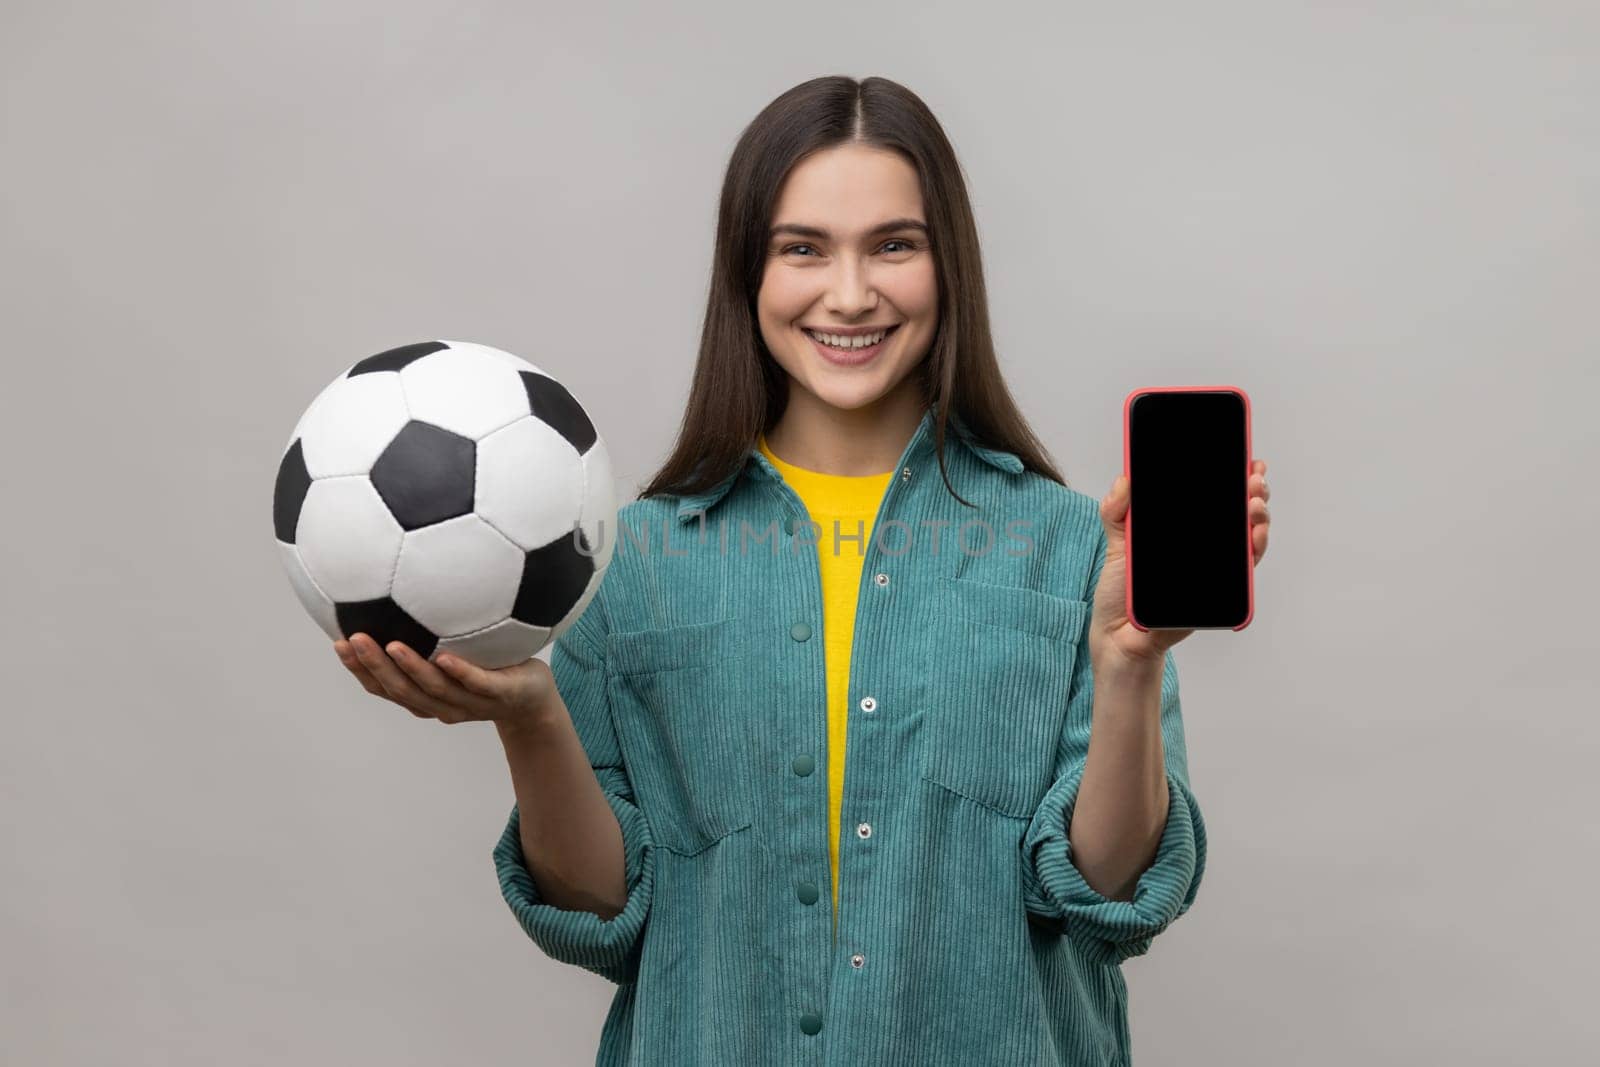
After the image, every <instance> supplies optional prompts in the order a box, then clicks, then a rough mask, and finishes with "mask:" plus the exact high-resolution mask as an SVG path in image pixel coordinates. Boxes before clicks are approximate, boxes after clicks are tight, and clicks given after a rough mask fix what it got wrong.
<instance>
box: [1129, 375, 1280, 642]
mask: <svg viewBox="0 0 1600 1067" xmlns="http://www.w3.org/2000/svg"><path fill="white" fill-rule="evenodd" d="M1248 451H1249V445H1248V442H1247V440H1246V430H1245V405H1244V398H1243V397H1241V396H1240V395H1239V394H1238V393H1234V392H1230V391H1218V392H1165V393H1164V392H1152V393H1146V394H1143V395H1140V396H1138V397H1135V398H1134V400H1133V402H1132V404H1131V405H1130V406H1129V412H1128V487H1129V492H1130V494H1131V497H1132V502H1131V505H1130V509H1129V532H1128V538H1129V543H1130V546H1131V547H1130V550H1129V559H1130V562H1131V566H1132V570H1131V572H1130V575H1131V581H1132V585H1133V615H1134V618H1135V619H1137V620H1138V621H1139V623H1140V624H1141V625H1144V626H1147V627H1152V628H1153V627H1184V628H1189V627H1193V628H1196V629H1200V628H1219V627H1228V628H1232V627H1236V626H1239V625H1240V624H1242V623H1243V622H1244V621H1245V620H1246V618H1247V617H1248V615H1249V611H1250V563H1251V557H1250V552H1251V550H1250V540H1249V531H1248V526H1247V523H1248V509H1249V477H1250V457H1249V456H1248V455H1247V452H1248Z"/></svg>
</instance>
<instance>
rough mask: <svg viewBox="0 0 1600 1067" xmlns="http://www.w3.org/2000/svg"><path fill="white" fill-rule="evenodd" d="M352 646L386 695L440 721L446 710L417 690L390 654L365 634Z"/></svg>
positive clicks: (354, 639) (359, 635) (355, 637)
mask: <svg viewBox="0 0 1600 1067" xmlns="http://www.w3.org/2000/svg"><path fill="white" fill-rule="evenodd" d="M350 643H351V644H352V645H354V646H355V650H356V656H357V657H358V658H359V659H360V660H361V663H362V665H363V666H365V667H366V668H367V670H369V671H371V672H372V676H373V677H374V678H376V679H377V680H378V684H379V685H381V686H383V689H384V692H386V693H388V694H389V696H390V697H391V698H392V699H394V700H395V701H396V702H398V703H400V704H404V705H405V706H406V707H408V708H410V709H411V710H413V711H417V712H422V713H423V714H424V715H425V716H426V717H428V718H438V717H439V713H440V712H441V711H443V710H445V709H443V708H441V707H439V706H438V705H437V703H436V702H435V701H434V700H433V698H432V697H430V696H428V695H427V694H426V693H424V692H423V691H422V690H420V689H418V688H417V687H416V685H415V683H413V682H412V681H411V678H410V677H409V676H408V675H407V674H406V673H405V672H404V671H402V670H401V669H400V667H399V665H398V664H396V663H395V662H394V660H392V659H390V658H389V654H388V653H387V652H385V651H384V650H383V649H381V648H379V647H378V643H377V642H376V641H374V640H373V639H372V638H370V637H368V636H367V635H366V634H357V635H355V636H354V637H352V638H351V640H350Z"/></svg>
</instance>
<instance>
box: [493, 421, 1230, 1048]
mask: <svg viewBox="0 0 1600 1067" xmlns="http://www.w3.org/2000/svg"><path fill="white" fill-rule="evenodd" d="M949 429H950V432H949V433H947V435H946V447H945V449H944V453H945V458H946V464H947V469H948V473H949V477H950V481H951V484H952V485H953V486H954V487H955V488H956V489H957V490H958V491H959V492H960V493H961V494H962V496H964V497H966V498H967V499H968V500H969V501H971V502H972V503H974V504H976V505H977V507H976V508H968V507H965V506H964V505H962V504H961V503H960V502H959V501H957V500H956V499H955V498H954V497H953V496H951V495H950V493H949V491H948V490H947V488H946V487H945V485H944V482H943V479H942V478H941V476H940V469H939V459H938V450H937V449H936V447H935V442H934V434H933V413H932V412H931V411H929V412H928V413H927V414H925V415H924V417H923V419H922V421H921V423H920V424H919V425H918V427H917V430H916V432H915V434H914V435H913V436H912V438H911V440H910V442H909V443H908V444H907V445H906V447H905V450H904V452H903V453H902V455H901V458H900V462H899V463H898V464H897V468H898V472H897V473H896V475H895V477H894V479H893V480H892V481H891V482H890V484H889V487H888V489H887V491H886V492H885V494H884V497H883V500H882V502H881V504H880V505H879V510H878V514H877V518H876V520H875V522H874V536H873V538H872V540H871V542H870V543H867V544H860V543H859V542H858V541H850V540H848V539H847V538H848V537H849V535H850V534H851V533H852V532H854V531H849V530H844V531H840V533H839V537H840V541H839V544H840V546H841V550H843V551H855V550H857V547H858V545H859V547H860V550H861V551H863V552H864V566H863V568H862V576H861V588H860V592H859V600H858V603H857V608H856V624H855V638H854V643H853V646H852V649H851V659H850V689H851V692H850V715H851V719H850V723H849V737H850V743H849V747H848V748H847V750H846V760H847V762H846V767H845V780H844V812H843V817H842V825H841V837H842V840H841V841H840V844H839V847H840V859H839V864H840V871H839V880H840V891H839V913H838V916H837V924H835V921H834V917H833V916H832V915H831V910H832V909H831V907H830V902H829V891H828V889H829V883H830V869H829V857H828V842H827V839H826V834H827V829H826V827H827V785H826V782H825V780H824V778H825V774H824V773H822V772H823V771H824V770H825V768H826V767H827V765H828V762H827V758H826V757H827V753H826V751H825V746H826V743H827V716H826V704H825V699H826V698H825V689H824V686H825V675H824V667H823V642H822V641H821V639H820V637H821V628H822V590H821V582H820V578H819V572H818V564H817V553H818V551H832V550H833V540H832V538H833V537H834V531H832V530H824V531H820V532H819V531H817V530H816V529H815V528H814V527H813V526H810V525H808V523H809V522H810V520H809V517H808V516H807V514H806V510H805V506H804V504H803V503H802V501H801V500H800V498H799V497H798V496H797V495H796V494H795V492H794V491H793V490H792V489H791V488H790V487H789V486H788V485H787V484H786V483H785V482H784V481H783V478H782V476H781V475H780V474H779V473H778V472H777V471H776V470H775V469H774V468H773V467H772V465H771V464H770V463H769V462H768V461H767V459H766V457H765V456H763V455H761V453H760V450H759V449H755V448H753V449H752V450H751V452H750V454H749V456H748V458H747V460H746V462H745V464H744V466H743V467H742V468H741V469H740V470H739V471H737V472H736V473H735V474H733V475H732V476H730V477H729V478H727V479H726V480H724V481H723V482H722V483H721V484H720V485H718V486H716V487H714V488H713V489H711V490H709V491H707V492H704V493H700V494H697V495H693V496H684V497H673V496H666V497H651V498H647V499H643V500H635V501H632V502H630V503H628V504H626V505H624V506H623V507H622V508H620V509H619V516H618V519H619V531H618V533H619V534H620V536H619V537H618V539H617V541H616V543H615V546H614V553H613V557H612V560H611V563H610V566H609V568H608V570H607V572H606V574H605V576H604V577H603V578H602V580H601V583H600V587H599V590H598V592H597V593H596V595H595V598H594V600H593V601H592V602H591V603H590V605H589V607H588V608H587V609H586V610H585V611H584V613H583V615H582V616H581V617H580V618H579V619H578V621H577V623H576V624H575V625H574V626H572V627H571V628H570V629H569V630H568V631H567V632H566V633H564V634H563V635H562V636H561V638H560V639H559V640H558V641H557V642H556V643H555V646H554V648H553V649H552V652H551V668H552V670H553V671H554V674H555V679H556V684H557V686H558V688H559V689H560V692H561V695H562V697H563V699H564V700H565V702H566V705H567V707H568V708H569V709H570V711H571V714H572V719H573V723H574V725H575V726H576V728H577V732H578V735H579V737H580V738H581V740H582V742H583V746H584V748H585V750H586V751H587V753H588V755H589V759H590V762H591V763H592V765H593V766H594V771H595V774H596V776H597V777H598V779H599V781H600V784H601V786H602V787H603V788H604V790H605V794H606V797H607V799H608V800H609V802H610V804H611V807H612V810H613V811H614V812H615V813H616V816H617V820H618V822H619V823H620V824H621V827H622V835H623V842H624V853H625V857H626V870H627V885H628V899H627V904H626V906H625V907H624V908H623V910H622V912H621V913H620V914H618V915H617V916H615V917H614V918H612V919H610V920H601V919H600V918H599V917H598V916H596V915H594V914H592V913H590V912H586V911H577V910H564V909H561V908H557V907H555V906H553V905H550V904H547V903H545V902H543V901H542V900H541V899H540V897H539V894H538V890H537V888H536V887H535V885H534V883H533V880H532V878H531V877H530V875H529V873H528V869H527V867H526V865H525V862H524V860H523V856H522V847H521V840H520V837H519V834H518V813H517V810H516V808H515V806H513V808H512V811H511V815H510V818H509V820H508V822H507V824H506V826H505V828H504V831H503V833H502V834H501V837H500V839H499V842H498V844H497V845H496V847H495V848H494V853H493V855H494V863H495V868H496V871H497V874H498V877H499V882H500V888H501V891H502V893H503V894H504V896H505V899H506V901H507V903H508V904H509V905H510V907H511V910H512V912H513V913H514V914H515V915H516V918H517V920H518V922H519V923H520V924H521V925H522V928H523V930H524V931H526V933H527V934H528V936H529V937H530V938H532V939H533V941H534V943H535V944H537V945H538V947H539V948H540V949H541V950H542V951H543V952H544V953H546V954H547V955H549V956H550V957H552V958H554V959H557V960H560V961H562V962H565V963H570V964H573V965H576V966H579V967H583V968H585V969H587V970H589V971H592V972H594V973H596V974H599V975H602V976H604V977H606V978H608V979H610V980H611V981H613V982H616V983H618V988H617V991H616V994H615V999H614V1000H613V1002H612V1005H611V1010H610V1012H609V1014H608V1016H607V1018H606V1021H605V1024H604V1027H603V1029H602V1032H601V1035H600V1045H599V1052H598V1055H597V1057H596V1061H595V1062H596V1064H598V1065H622V1064H629V1065H633V1064H637V1065H643V1067H677V1065H700V1064H704V1065H708V1067H710V1065H715V1067H734V1065H737V1067H745V1065H769V1064H770V1065H789V1064H795V1065H804V1064H819V1065H829V1067H831V1065H839V1067H844V1065H851V1067H857V1065H861V1064H894V1065H896V1067H911V1065H922V1064H927V1065H940V1067H943V1065H957V1067H982V1065H989V1064H993V1065H996V1067H1022V1065H1039V1067H1044V1065H1070V1067H1088V1065H1091V1064H1095V1065H1099V1064H1106V1065H1112V1064H1127V1063H1128V1062H1129V1057H1130V1049H1129V1039H1128V1021H1127V987H1126V985H1125V983H1124V980H1123V975H1122V970H1121V963H1122V961H1123V960H1125V959H1127V958H1128V957H1130V956H1137V955H1140V954H1142V953H1144V952H1145V951H1147V950H1148V949H1149V947H1150V944H1151V940H1152V939H1153V938H1154V937H1155V935H1156V934H1158V933H1160V932H1161V931H1162V930H1164V929H1165V928H1166V927H1167V926H1168V925H1169V924H1170V923H1171V922H1172V921H1173V920H1174V919H1176V918H1177V917H1178V916H1180V915H1182V914H1183V913H1184V912H1185V911H1187V910H1188V908H1189V906H1190V905H1191V904H1192V903H1193V902H1194V899H1195V894H1196V892H1197V890H1198V889H1199V885H1200V878H1201V874H1202V872H1203V871H1204V869H1205V826H1204V823H1203V822H1202V820H1201V815H1200V807H1199V804H1198V803H1197V802H1196V800H1195V797H1194V794H1193V793H1192V792H1191V791H1190V788H1189V777H1188V767H1187V759H1186V754H1185V748H1184V737H1183V721H1182V716H1181V712H1180V706H1179V699H1178V676H1177V668H1176V665H1175V663H1174V661H1173V659H1172V653H1171V652H1169V653H1168V654H1167V659H1166V662H1165V664H1164V666H1163V671H1162V678H1161V733H1162V740H1163V743H1164V745H1165V760H1166V771H1167V784H1168V787H1169V795H1170V803H1169V809H1168V819H1167V825H1166V828H1165V830H1164V832H1163V834H1162V837H1161V842H1160V846H1159V849H1158V851H1157V854H1156V857H1155V860H1154V861H1153V862H1152V863H1151V865H1150V867H1149V868H1148V869H1147V870H1145V871H1144V872H1143V874H1142V875H1141V876H1140V878H1139V880H1138V884H1137V888H1136V889H1135V892H1134V896H1133V899H1132V900H1131V901H1113V900H1110V899H1107V898H1106V897H1104V896H1102V895H1100V894H1099V893H1098V892H1096V891H1095V890H1094V889H1092V888H1090V886H1089V885H1088V883H1086V882H1085V881H1084V879H1083V877H1082V875H1081V874H1080V873H1079V872H1078V870H1077V869H1076V868H1075V867H1074V866H1073V863H1072V854H1071V847H1070V843H1069V840H1068V836H1067V827H1068V824H1069V822H1070V820H1071V818H1072V810H1073V802H1074V800H1075V799H1076V797H1077V794H1078V784H1079V780H1080V778H1081V776H1082V774H1083V768H1084V757H1085V755H1086V753H1087V750H1088V745H1089V734H1090V725H1091V713H1092V710H1093V681H1094V679H1093V674H1092V671H1091V669H1090V663H1089V655H1088V644H1087V628H1088V622H1089V617H1090V608H1091V603H1090V600H1091V598H1092V596H1093V593H1094V589H1095V584H1096V582H1097V581H1098V579H1099V574H1100V568H1101V566H1102V564H1103V563H1104V560H1105V547H1106V541H1105V531H1104V527H1103V525H1102V523H1101V520H1100V515H1099V502H1098V501H1097V500H1096V499H1095V498H1093V497H1091V496H1089V495H1087V494H1085V493H1082V492H1079V491H1077V490H1075V489H1070V488H1067V487H1064V486H1062V485H1060V484H1059V483H1056V482H1054V481H1051V480H1050V479H1048V478H1046V477H1044V476H1042V475H1039V474H1037V473H1036V472H1033V471H1028V470H1025V469H1024V468H1023V465H1022V462H1021V460H1020V459H1018V457H1017V456H1015V455H1013V454H1011V453H1009V452H1003V451H999V450H996V449H992V448H987V447H984V446H982V445H981V444H979V443H978V442H976V441H975V440H973V439H972V438H971V437H970V435H968V434H967V432H966V430H965V429H964V428H963V426H962V424H961V423H960V421H959V420H958V419H955V418H952V420H951V423H950V426H949ZM607 536H609V534H608V535H607Z"/></svg>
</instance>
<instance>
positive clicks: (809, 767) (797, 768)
mask: <svg viewBox="0 0 1600 1067" xmlns="http://www.w3.org/2000/svg"><path fill="white" fill-rule="evenodd" d="M789 766H791V767H793V768H794V773H796V774H798V775H799V776H800V777H802V778H805V777H807V776H808V775H810V773H811V772H812V771H814V770H816V769H817V761H816V760H814V759H812V758H811V757H810V756H796V757H795V758H794V762H793V763H791V764H790V765H789Z"/></svg>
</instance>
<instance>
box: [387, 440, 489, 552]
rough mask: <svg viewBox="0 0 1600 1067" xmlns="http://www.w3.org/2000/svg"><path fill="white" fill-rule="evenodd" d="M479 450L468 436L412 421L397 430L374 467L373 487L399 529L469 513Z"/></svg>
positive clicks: (407, 528)
mask: <svg viewBox="0 0 1600 1067" xmlns="http://www.w3.org/2000/svg"><path fill="white" fill-rule="evenodd" d="M477 471H478V446H477V445H476V444H474V443H473V442H472V440H471V438H467V437H462V436H461V435H460V434H458V433H451V432H450V431H449V430H445V429H441V428H440V427H438V426H435V425H433V423H431V422H418V421H416V420H415V419H413V420H412V421H410V422H408V423H406V424H405V425H404V426H402V427H401V428H400V432H399V433H397V434H395V435H394V440H393V441H390V442H389V445H388V447H387V448H385V449H384V450H383V454H382V455H381V456H379V457H378V461H377V462H376V463H374V464H373V465H372V473H371V474H370V477H371V479H372V486H373V488H374V489H376V490H377V491H378V495H379V496H381V497H382V498H383V502H384V503H385V504H387V505H389V513H390V514H391V515H393V516H394V517H395V521H396V522H398V523H399V524H400V526H401V528H402V529H406V530H416V529H420V528H421V527H423V526H431V525H433V524H434V523H436V522H444V521H445V520H446V519H454V518H456V517H458V516H461V515H469V514H471V513H472V501H473V492H474V489H475V484H474V483H475V482H476V480H477Z"/></svg>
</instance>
